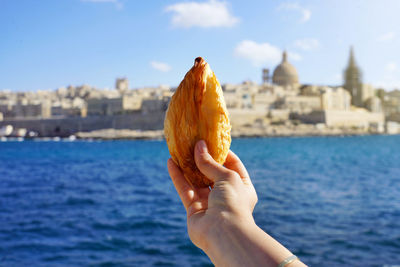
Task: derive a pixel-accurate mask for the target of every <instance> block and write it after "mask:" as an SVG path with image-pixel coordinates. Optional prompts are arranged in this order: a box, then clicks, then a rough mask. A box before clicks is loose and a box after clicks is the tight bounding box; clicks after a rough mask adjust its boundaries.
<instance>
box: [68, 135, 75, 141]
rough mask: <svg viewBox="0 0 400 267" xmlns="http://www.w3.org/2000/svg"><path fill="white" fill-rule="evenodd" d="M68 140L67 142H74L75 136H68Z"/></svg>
mask: <svg viewBox="0 0 400 267" xmlns="http://www.w3.org/2000/svg"><path fill="white" fill-rule="evenodd" d="M68 140H69V141H75V140H76V136H75V135H70V136H69V137H68Z"/></svg>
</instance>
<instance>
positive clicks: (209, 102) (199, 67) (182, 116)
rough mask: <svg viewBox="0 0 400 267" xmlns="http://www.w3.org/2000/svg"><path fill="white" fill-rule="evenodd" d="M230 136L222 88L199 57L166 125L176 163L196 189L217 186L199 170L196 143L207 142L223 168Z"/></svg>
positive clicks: (170, 109) (178, 92)
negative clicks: (196, 159) (195, 156)
mask: <svg viewBox="0 0 400 267" xmlns="http://www.w3.org/2000/svg"><path fill="white" fill-rule="evenodd" d="M230 132H231V125H230V122H229V117H228V111H227V109H226V105H225V100H224V96H223V93H222V89H221V85H220V84H219V82H218V80H217V77H215V74H214V72H213V71H212V70H211V68H210V66H209V65H208V64H207V62H205V61H204V59H203V58H201V57H198V58H196V59H195V61H194V66H193V67H192V68H191V69H190V70H189V71H188V73H186V75H185V78H184V79H183V81H182V82H181V83H180V85H179V87H178V88H177V90H176V92H175V94H174V95H173V96H172V99H171V102H170V103H169V106H168V110H167V113H166V116H165V121H164V134H165V139H166V141H167V144H168V149H169V152H170V154H171V156H172V159H173V161H174V162H175V163H176V164H177V165H178V166H179V167H180V168H181V170H182V171H183V173H184V176H185V178H186V180H187V181H188V182H190V183H191V184H192V185H193V186H194V187H207V186H212V184H213V182H212V181H211V180H209V179H208V178H207V177H206V176H204V175H203V174H202V173H201V172H200V171H199V170H198V168H197V166H196V163H195V161H194V146H195V144H196V142H197V141H199V140H204V141H205V142H206V143H207V148H208V151H209V153H210V154H211V156H212V157H213V158H214V159H215V161H217V162H218V163H220V164H223V163H224V162H225V159H226V157H227V155H228V152H229V147H230V144H231V135H230Z"/></svg>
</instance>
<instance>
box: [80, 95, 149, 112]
mask: <svg viewBox="0 0 400 267" xmlns="http://www.w3.org/2000/svg"><path fill="white" fill-rule="evenodd" d="M141 106H142V99H141V98H139V97H137V96H122V97H116V98H89V99H88V101H87V113H88V115H117V114H126V113H130V112H134V111H139V110H140V109H141Z"/></svg>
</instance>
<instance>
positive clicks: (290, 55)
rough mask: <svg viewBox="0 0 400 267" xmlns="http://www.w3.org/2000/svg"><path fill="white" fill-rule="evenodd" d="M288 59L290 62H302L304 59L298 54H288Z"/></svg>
mask: <svg viewBox="0 0 400 267" xmlns="http://www.w3.org/2000/svg"><path fill="white" fill-rule="evenodd" d="M288 58H289V59H290V60H294V61H300V60H302V59H303V57H302V56H301V55H300V54H297V53H295V52H290V51H289V52H288Z"/></svg>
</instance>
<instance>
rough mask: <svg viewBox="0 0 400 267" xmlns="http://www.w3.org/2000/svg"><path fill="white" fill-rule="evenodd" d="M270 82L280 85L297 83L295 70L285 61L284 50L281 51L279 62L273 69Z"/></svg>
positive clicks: (297, 78) (297, 77)
mask: <svg viewBox="0 0 400 267" xmlns="http://www.w3.org/2000/svg"><path fill="white" fill-rule="evenodd" d="M272 82H273V83H275V84H278V85H281V86H287V85H296V84H298V83H299V76H298V74H297V70H296V68H295V67H294V66H293V65H292V64H290V63H289V62H288V61H287V54H286V51H284V52H283V55H282V62H281V64H279V65H278V66H277V67H276V68H275V70H274V74H273V75H272Z"/></svg>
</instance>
